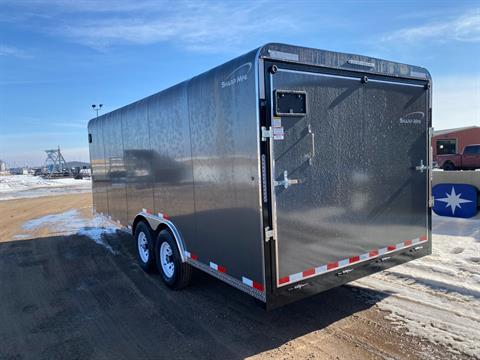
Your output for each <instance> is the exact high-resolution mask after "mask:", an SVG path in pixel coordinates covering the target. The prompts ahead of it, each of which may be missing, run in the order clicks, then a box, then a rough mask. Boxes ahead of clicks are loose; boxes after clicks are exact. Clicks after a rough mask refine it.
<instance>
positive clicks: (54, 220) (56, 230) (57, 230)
mask: <svg viewBox="0 0 480 360" xmlns="http://www.w3.org/2000/svg"><path fill="white" fill-rule="evenodd" d="M42 228H48V229H50V232H51V233H52V235H73V234H78V235H85V236H88V237H89V238H90V239H92V240H93V241H95V242H96V243H97V244H99V245H101V246H103V247H105V248H106V249H107V250H108V251H110V252H111V253H112V254H115V251H114V250H113V249H112V247H111V246H110V245H109V244H108V243H107V242H106V241H105V239H104V238H103V235H104V234H113V233H115V232H116V231H117V230H118V229H119V226H117V225H116V224H114V223H113V222H112V221H110V220H108V219H107V218H106V217H104V216H100V215H95V216H93V217H91V218H85V217H84V216H82V214H80V212H79V211H78V210H76V209H72V210H68V211H65V212H63V213H59V214H52V215H46V216H42V217H39V218H36V219H32V220H29V221H27V222H25V223H24V224H23V225H22V233H21V234H17V235H15V236H14V238H16V239H26V238H29V237H30V234H31V233H32V232H34V231H36V230H39V229H42Z"/></svg>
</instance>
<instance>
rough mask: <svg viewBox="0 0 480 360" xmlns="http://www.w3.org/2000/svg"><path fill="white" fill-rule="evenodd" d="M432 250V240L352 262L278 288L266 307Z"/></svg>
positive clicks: (284, 303) (352, 279) (314, 292)
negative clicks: (335, 269) (343, 266)
mask: <svg viewBox="0 0 480 360" xmlns="http://www.w3.org/2000/svg"><path fill="white" fill-rule="evenodd" d="M431 253H432V242H431V238H430V237H429V238H428V240H426V241H423V242H421V243H418V244H413V245H412V246H409V247H405V248H403V249H400V250H397V251H392V252H390V253H388V254H386V255H385V256H378V257H375V258H372V259H371V260H366V261H362V262H358V263H355V264H352V265H350V266H348V267H345V268H340V269H338V271H331V272H328V273H325V274H323V275H318V276H313V277H307V278H304V279H301V280H299V281H296V282H292V283H289V284H288V285H287V286H283V287H278V288H277V289H276V290H275V291H274V292H273V293H272V294H267V302H266V304H265V307H266V309H267V310H272V309H275V308H277V307H280V306H283V305H286V304H288V303H291V302H295V301H297V300H300V299H303V298H306V297H309V296H312V295H315V294H318V293H321V292H323V291H326V290H329V289H332V288H334V287H337V286H340V285H343V284H346V283H349V282H352V281H355V280H358V279H360V278H362V277H365V276H369V275H372V274H375V273H377V272H380V271H383V270H386V269H389V268H391V267H394V266H397V265H401V264H404V263H406V262H409V261H412V260H415V259H419V258H421V257H423V256H427V255H430V254H431Z"/></svg>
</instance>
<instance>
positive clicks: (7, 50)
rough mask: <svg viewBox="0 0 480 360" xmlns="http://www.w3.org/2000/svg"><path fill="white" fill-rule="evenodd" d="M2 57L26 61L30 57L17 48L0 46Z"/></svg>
mask: <svg viewBox="0 0 480 360" xmlns="http://www.w3.org/2000/svg"><path fill="white" fill-rule="evenodd" d="M0 56H12V57H16V58H21V59H26V58H29V57H30V55H29V54H27V53H26V52H25V51H24V50H21V49H19V48H17V47H15V46H7V45H0Z"/></svg>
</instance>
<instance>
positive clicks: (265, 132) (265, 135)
mask: <svg viewBox="0 0 480 360" xmlns="http://www.w3.org/2000/svg"><path fill="white" fill-rule="evenodd" d="M272 136H273V130H272V128H271V127H270V128H268V129H267V128H266V127H265V126H262V141H267V139H268V138H271V137H272Z"/></svg>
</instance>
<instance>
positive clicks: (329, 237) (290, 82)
mask: <svg viewBox="0 0 480 360" xmlns="http://www.w3.org/2000/svg"><path fill="white" fill-rule="evenodd" d="M430 85H431V78H430V75H429V73H428V71H427V70H425V69H423V68H421V67H417V66H410V65H404V64H399V63H395V62H390V61H385V60H380V59H375V58H370V57H365V56H359V55H351V54H343V53H336V52H329V51H323V50H316V49H309V48H302V47H296V46H289V45H283V44H268V45H265V46H263V47H261V48H259V49H256V50H254V51H252V52H249V53H248V54H246V55H243V56H241V57H238V58H236V59H234V60H232V61H229V62H227V63H226V64H223V65H221V66H218V67H216V68H214V69H212V70H210V71H208V72H206V73H204V74H201V75H199V76H197V77H194V78H192V79H190V80H188V81H185V82H183V83H180V84H178V85H176V86H173V87H171V88H169V89H167V90H164V91H162V92H159V93H157V94H155V95H152V96H150V97H147V98H145V99H142V100H140V101H138V102H135V103H133V104H130V105H128V106H125V107H123V108H120V109H118V110H115V111H113V112H111V113H108V114H105V115H102V116H100V117H98V118H96V119H93V120H91V121H90V122H89V125H88V132H89V142H90V157H91V164H92V174H93V199H94V207H95V210H96V211H97V212H99V213H103V214H105V215H108V216H110V217H111V218H112V219H113V220H115V221H118V222H119V223H121V224H123V225H125V226H126V227H128V228H129V229H131V231H132V233H133V234H134V237H135V240H136V244H137V249H138V258H139V262H140V265H141V266H142V267H143V268H144V269H145V270H151V269H153V268H154V267H155V266H156V267H158V269H159V270H160V273H161V274H162V277H163V279H164V281H165V283H166V284H167V285H169V286H170V287H173V288H181V287H183V286H185V285H186V284H187V283H188V280H189V276H190V271H191V267H195V268H198V269H200V270H203V271H206V272H208V273H210V274H211V275H213V276H215V277H217V278H219V279H220V280H223V281H225V282H227V283H229V284H231V285H233V286H235V287H237V288H238V289H240V290H243V291H245V292H247V293H249V294H250V295H252V296H254V297H255V298H257V299H259V300H261V302H263V303H264V304H265V306H266V308H274V307H277V306H280V305H283V304H286V303H289V302H291V301H294V300H297V299H301V298H304V297H306V296H309V295H312V294H316V293H319V292H321V291H324V290H326V289H329V288H332V287H335V286H338V285H341V284H344V283H347V282H350V281H352V280H355V279H358V278H360V277H363V276H366V275H370V274H372V273H375V272H378V271H381V270H383V269H386V268H389V267H392V266H395V265H398V264H401V263H405V262H407V261H410V260H413V259H416V258H419V257H422V256H424V255H428V254H430V253H431V231H430V230H431V211H430V203H431V202H430V175H431V174H430V164H431V151H430V133H431V131H430V129H431V86H430Z"/></svg>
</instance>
